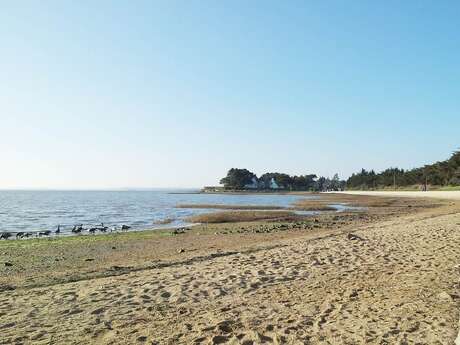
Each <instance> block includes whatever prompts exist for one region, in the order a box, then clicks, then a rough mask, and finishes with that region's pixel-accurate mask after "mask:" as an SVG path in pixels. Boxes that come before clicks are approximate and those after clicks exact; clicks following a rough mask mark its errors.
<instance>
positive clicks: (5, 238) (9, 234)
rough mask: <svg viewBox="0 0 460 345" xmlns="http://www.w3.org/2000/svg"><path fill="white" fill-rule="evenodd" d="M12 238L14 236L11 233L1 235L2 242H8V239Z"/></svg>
mask: <svg viewBox="0 0 460 345" xmlns="http://www.w3.org/2000/svg"><path fill="white" fill-rule="evenodd" d="M11 236H13V235H12V234H11V233H9V232H2V233H1V234H0V240H1V239H4V240H7V239H9V238H10V237H11Z"/></svg>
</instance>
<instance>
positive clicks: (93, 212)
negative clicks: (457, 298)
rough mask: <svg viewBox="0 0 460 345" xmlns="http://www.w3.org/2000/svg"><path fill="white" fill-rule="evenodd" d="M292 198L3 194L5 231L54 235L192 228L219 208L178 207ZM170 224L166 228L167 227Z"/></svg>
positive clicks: (1, 228) (279, 202)
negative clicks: (194, 219)
mask: <svg viewBox="0 0 460 345" xmlns="http://www.w3.org/2000/svg"><path fill="white" fill-rule="evenodd" d="M301 198H315V196H304V195H302V196H301V195H292V194H201V193H198V190H188V189H187V190H170V189H168V190H137V191H135V190H122V191H22V190H21V191H12V190H3V191H1V190H0V232H12V233H14V232H37V231H47V230H51V231H55V230H56V229H57V226H58V225H60V230H61V233H60V236H65V235H71V234H72V233H71V229H72V227H73V226H74V225H77V224H83V226H84V227H85V228H90V227H92V226H100V224H101V223H104V226H108V227H109V228H112V227H114V228H120V227H121V225H127V226H129V227H130V228H131V230H146V229H161V228H172V227H183V226H189V225H191V224H190V223H189V222H188V221H187V218H188V217H190V216H194V215H198V214H203V213H210V212H218V211H219V210H216V209H196V208H178V207H177V206H178V205H180V204H221V205H256V206H260V205H268V206H281V207H288V206H290V205H292V204H293V203H294V202H296V201H297V200H299V199H301ZM165 222H167V223H166V224H163V223H165Z"/></svg>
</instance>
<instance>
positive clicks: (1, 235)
mask: <svg viewBox="0 0 460 345" xmlns="http://www.w3.org/2000/svg"><path fill="white" fill-rule="evenodd" d="M129 229H131V227H130V226H129V225H124V224H123V225H122V226H121V227H118V228H117V227H116V226H112V227H110V228H109V227H108V226H105V225H104V223H101V225H100V226H92V227H90V228H84V227H83V224H79V225H74V226H73V228H72V230H71V232H72V233H73V234H81V233H83V232H85V231H87V232H89V233H90V234H95V233H96V232H97V231H99V232H104V233H105V232H107V231H110V232H114V231H118V230H122V231H127V230H129ZM52 233H54V234H56V235H59V234H60V233H61V225H58V226H57V229H56V230H55V231H51V230H46V231H35V232H22V231H20V232H16V233H14V232H2V233H0V240H2V239H3V240H7V239H9V238H10V237H13V236H14V234H16V239H17V240H19V239H22V238H29V237H33V236H35V237H43V236H50V235H51V234H52Z"/></svg>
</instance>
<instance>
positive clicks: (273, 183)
mask: <svg viewBox="0 0 460 345" xmlns="http://www.w3.org/2000/svg"><path fill="white" fill-rule="evenodd" d="M270 189H282V187H280V186H279V185H278V183H276V181H275V178H274V177H272V179H271V180H270Z"/></svg>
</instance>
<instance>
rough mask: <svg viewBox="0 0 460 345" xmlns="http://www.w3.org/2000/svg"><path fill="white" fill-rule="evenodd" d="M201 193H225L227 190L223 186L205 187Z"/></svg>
mask: <svg viewBox="0 0 460 345" xmlns="http://www.w3.org/2000/svg"><path fill="white" fill-rule="evenodd" d="M201 191H202V192H204V193H221V192H224V191H225V188H224V187H221V186H205V187H203V189H202V190H201Z"/></svg>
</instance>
